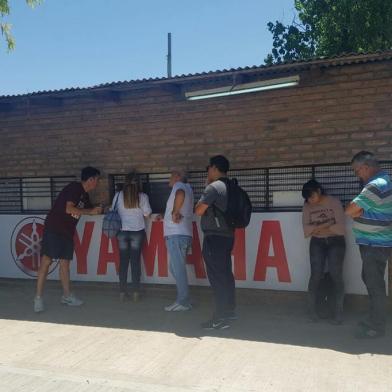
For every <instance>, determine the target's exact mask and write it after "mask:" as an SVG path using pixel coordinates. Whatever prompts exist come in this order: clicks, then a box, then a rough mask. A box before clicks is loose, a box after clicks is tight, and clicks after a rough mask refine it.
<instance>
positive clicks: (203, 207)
mask: <svg viewBox="0 0 392 392" xmlns="http://www.w3.org/2000/svg"><path fill="white" fill-rule="evenodd" d="M208 207H209V206H208V204H205V203H200V202H199V203H197V204H196V207H195V214H196V215H198V216H202V215H204V213H205V212H206V211H207V208H208Z"/></svg>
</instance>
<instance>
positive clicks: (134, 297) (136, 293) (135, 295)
mask: <svg viewBox="0 0 392 392" xmlns="http://www.w3.org/2000/svg"><path fill="white" fill-rule="evenodd" d="M139 299H140V293H139V291H134V292H133V293H132V301H133V302H139Z"/></svg>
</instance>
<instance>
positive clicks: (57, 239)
mask: <svg viewBox="0 0 392 392" xmlns="http://www.w3.org/2000/svg"><path fill="white" fill-rule="evenodd" d="M73 253H74V244H73V240H72V239H70V238H68V237H65V236H64V235H61V234H57V233H54V232H53V231H49V230H44V235H43V238H42V243H41V254H42V255H45V256H48V257H50V258H51V259H61V260H72V259H73Z"/></svg>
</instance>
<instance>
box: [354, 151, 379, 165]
mask: <svg viewBox="0 0 392 392" xmlns="http://www.w3.org/2000/svg"><path fill="white" fill-rule="evenodd" d="M351 164H352V165H366V166H369V167H379V164H378V160H377V158H376V157H375V155H374V154H373V153H371V152H369V151H360V152H358V153H357V154H355V155H354V156H353V159H352V160H351Z"/></svg>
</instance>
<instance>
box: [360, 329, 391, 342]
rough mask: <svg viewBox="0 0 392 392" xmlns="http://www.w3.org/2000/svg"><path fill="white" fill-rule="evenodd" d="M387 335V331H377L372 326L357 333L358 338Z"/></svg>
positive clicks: (374, 337)
mask: <svg viewBox="0 0 392 392" xmlns="http://www.w3.org/2000/svg"><path fill="white" fill-rule="evenodd" d="M384 335H385V332H382V331H376V330H375V329H372V328H364V329H360V330H359V331H358V332H357V333H356V334H355V337H356V338H357V339H376V338H381V337H383V336H384Z"/></svg>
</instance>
